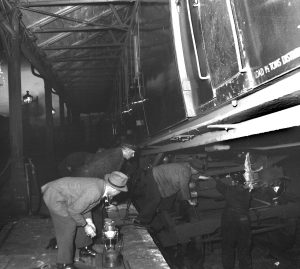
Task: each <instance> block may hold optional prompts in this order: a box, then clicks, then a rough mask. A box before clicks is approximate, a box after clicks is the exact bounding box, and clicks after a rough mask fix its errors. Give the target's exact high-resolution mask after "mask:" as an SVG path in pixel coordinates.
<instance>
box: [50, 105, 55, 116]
mask: <svg viewBox="0 0 300 269" xmlns="http://www.w3.org/2000/svg"><path fill="white" fill-rule="evenodd" d="M51 113H52V115H55V113H56V111H55V109H54V108H53V107H52V109H51Z"/></svg>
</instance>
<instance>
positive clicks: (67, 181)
mask: <svg viewBox="0 0 300 269" xmlns="http://www.w3.org/2000/svg"><path fill="white" fill-rule="evenodd" d="M127 180H128V177H127V176H126V175H125V174H123V173H121V172H119V171H114V172H112V173H111V174H107V175H106V176H105V180H103V179H98V178H91V177H90V178H82V177H64V178H60V179H57V180H54V181H51V182H49V183H47V184H45V185H44V186H42V193H43V199H44V201H45V204H46V205H47V207H48V209H49V211H50V215H51V219H52V221H53V224H54V230H55V235H56V240H57V246H58V254H57V268H58V269H76V267H75V266H74V264H73V258H74V240H75V245H76V247H77V248H79V249H84V248H86V247H88V246H90V245H91V243H92V239H91V238H92V237H94V236H95V235H96V228H95V225H94V223H93V220H92V216H91V210H92V208H94V207H95V206H97V205H98V204H99V203H100V202H101V200H102V199H103V198H104V197H107V198H111V197H113V196H115V195H117V194H119V193H120V192H126V191H127V190H128V189H127V186H126V183H127Z"/></svg>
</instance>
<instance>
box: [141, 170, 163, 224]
mask: <svg viewBox="0 0 300 269" xmlns="http://www.w3.org/2000/svg"><path fill="white" fill-rule="evenodd" d="M141 183H142V185H143V188H144V191H145V192H144V199H143V201H142V205H141V208H140V212H139V219H140V221H141V222H142V223H146V224H149V223H150V222H151V221H152V220H153V218H154V215H155V213H156V210H157V207H158V206H159V204H160V201H161V195H160V192H159V189H158V186H157V184H156V182H155V179H154V177H153V173H152V170H150V171H148V172H147V174H146V175H144V176H143V177H142V179H141Z"/></svg>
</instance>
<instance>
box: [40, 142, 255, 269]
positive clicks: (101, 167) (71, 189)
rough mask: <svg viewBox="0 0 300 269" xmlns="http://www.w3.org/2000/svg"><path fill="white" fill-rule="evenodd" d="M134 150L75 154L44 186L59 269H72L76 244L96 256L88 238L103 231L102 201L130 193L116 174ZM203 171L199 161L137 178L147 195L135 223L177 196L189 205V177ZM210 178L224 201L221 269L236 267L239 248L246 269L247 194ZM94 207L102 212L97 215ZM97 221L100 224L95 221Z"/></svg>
mask: <svg viewBox="0 0 300 269" xmlns="http://www.w3.org/2000/svg"><path fill="white" fill-rule="evenodd" d="M135 151H136V148H135V147H134V146H132V145H130V144H124V145H122V146H121V147H118V148H112V149H107V150H100V151H97V152H96V153H95V154H86V153H80V154H77V155H73V156H71V157H69V158H67V159H65V160H64V161H63V163H62V164H61V165H60V167H59V170H60V174H61V176H62V177H61V178H60V179H57V180H54V181H51V182H49V183H47V184H45V185H44V186H42V193H43V198H44V202H45V204H46V206H47V207H48V209H49V212H50V216H51V219H52V222H53V225H54V231H55V235H56V240H57V247H58V254H57V268H58V269H76V266H75V265H74V262H73V260H74V243H75V246H76V247H77V248H79V249H80V251H79V255H90V256H95V255H96V252H95V250H94V249H93V248H92V243H93V241H92V238H94V237H95V236H96V235H97V233H99V232H101V225H99V224H98V222H99V214H102V213H101V209H102V205H103V203H104V200H105V199H107V200H110V199H111V198H113V197H114V196H116V195H117V194H119V193H120V192H127V191H128V188H127V181H128V176H127V175H126V174H124V173H123V172H121V171H120V170H121V167H122V164H123V162H124V160H129V159H131V158H132V157H134V154H135ZM74 160H75V161H74ZM78 164H79V165H78ZM203 169H204V167H203V162H201V161H200V160H198V159H193V160H191V161H189V162H186V163H167V164H161V165H158V166H154V167H152V168H151V169H149V170H148V171H147V172H146V173H145V174H144V176H142V177H141V179H140V181H141V182H140V183H141V184H142V185H143V186H144V187H143V189H144V190H145V193H144V195H143V199H144V203H143V207H141V208H139V217H138V218H137V219H136V220H135V223H136V224H140V225H150V224H151V222H152V221H153V219H154V217H155V216H156V213H157V211H158V209H159V208H160V207H164V206H165V205H172V204H173V203H174V199H178V197H179V198H180V199H181V200H186V201H188V202H189V204H191V205H193V203H192V201H191V195H190V190H189V182H190V179H191V176H193V175H196V174H199V173H201V172H202V171H203ZM241 177H242V175H241ZM214 179H215V180H216V188H217V190H218V191H219V192H220V193H221V194H223V196H224V198H225V200H226V206H225V209H224V212H223V215H222V238H223V240H222V263H223V267H224V269H232V268H234V262H235V249H236V247H237V248H238V259H239V266H240V268H241V269H250V268H252V266H251V257H250V243H251V230H250V221H249V216H248V209H249V203H250V194H251V193H250V192H249V190H247V189H245V188H244V187H243V186H244V185H243V184H240V183H239V182H238V181H237V180H236V179H232V181H231V183H230V184H227V183H225V182H224V180H223V179H219V178H217V177H216V178H214ZM99 205H100V206H99ZM97 208H98V209H99V208H100V210H98V211H95V209H97ZM97 216H98V220H97V221H95V219H97ZM93 220H94V221H93ZM100 222H101V221H100Z"/></svg>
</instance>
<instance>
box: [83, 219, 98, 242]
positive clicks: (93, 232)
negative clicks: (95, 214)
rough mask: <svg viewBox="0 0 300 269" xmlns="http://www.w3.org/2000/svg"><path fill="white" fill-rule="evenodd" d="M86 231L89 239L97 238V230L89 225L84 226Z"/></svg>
mask: <svg viewBox="0 0 300 269" xmlns="http://www.w3.org/2000/svg"><path fill="white" fill-rule="evenodd" d="M84 231H85V233H86V235H87V236H89V237H92V238H93V237H95V236H96V230H95V229H94V228H93V227H92V226H91V225H90V224H88V223H87V224H86V225H85V226H84Z"/></svg>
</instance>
